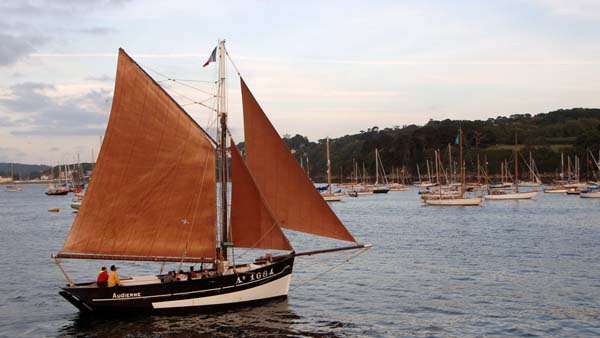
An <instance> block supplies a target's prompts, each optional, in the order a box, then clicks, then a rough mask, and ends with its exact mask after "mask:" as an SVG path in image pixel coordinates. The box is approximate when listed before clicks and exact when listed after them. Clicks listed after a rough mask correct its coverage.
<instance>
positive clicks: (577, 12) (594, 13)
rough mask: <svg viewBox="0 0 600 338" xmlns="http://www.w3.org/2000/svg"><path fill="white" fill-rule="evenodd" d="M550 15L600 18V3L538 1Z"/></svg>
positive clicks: (593, 1)
mask: <svg viewBox="0 0 600 338" xmlns="http://www.w3.org/2000/svg"><path fill="white" fill-rule="evenodd" d="M537 2H538V3H539V4H540V5H541V6H542V7H544V8H546V9H547V10H549V11H550V13H552V14H554V15H558V16H571V17H578V18H589V19H597V18H600V2H598V1H597V0H569V1H565V0H537Z"/></svg>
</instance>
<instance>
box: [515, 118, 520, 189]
mask: <svg viewBox="0 0 600 338" xmlns="http://www.w3.org/2000/svg"><path fill="white" fill-rule="evenodd" d="M518 144H519V143H518V139H517V131H516V130H515V192H516V193H518V192H519V146H518Z"/></svg>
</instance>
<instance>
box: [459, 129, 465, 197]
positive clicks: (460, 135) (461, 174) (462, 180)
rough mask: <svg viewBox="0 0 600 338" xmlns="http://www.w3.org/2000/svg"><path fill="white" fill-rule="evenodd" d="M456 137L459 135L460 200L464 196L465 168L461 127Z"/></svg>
mask: <svg viewBox="0 0 600 338" xmlns="http://www.w3.org/2000/svg"><path fill="white" fill-rule="evenodd" d="M458 135H459V139H458V140H459V141H460V147H459V148H460V155H459V161H460V198H463V196H464V194H465V167H464V165H463V149H462V148H463V132H462V127H460V128H458Z"/></svg>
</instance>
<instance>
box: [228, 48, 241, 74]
mask: <svg viewBox="0 0 600 338" xmlns="http://www.w3.org/2000/svg"><path fill="white" fill-rule="evenodd" d="M225 55H227V58H228V59H229V61H230V62H231V65H232V66H233V68H234V69H235V71H236V73H237V75H238V76H239V77H242V74H241V73H240V70H239V69H238V67H237V66H236V65H235V62H233V59H232V58H231V55H229V51H228V50H227V49H225Z"/></svg>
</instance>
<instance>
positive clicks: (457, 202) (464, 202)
mask: <svg viewBox="0 0 600 338" xmlns="http://www.w3.org/2000/svg"><path fill="white" fill-rule="evenodd" d="M424 202H425V204H427V205H439V206H450V207H467V206H478V205H480V204H481V202H483V199H482V198H481V197H473V198H442V199H434V198H429V199H426V200H425V201H424Z"/></svg>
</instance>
